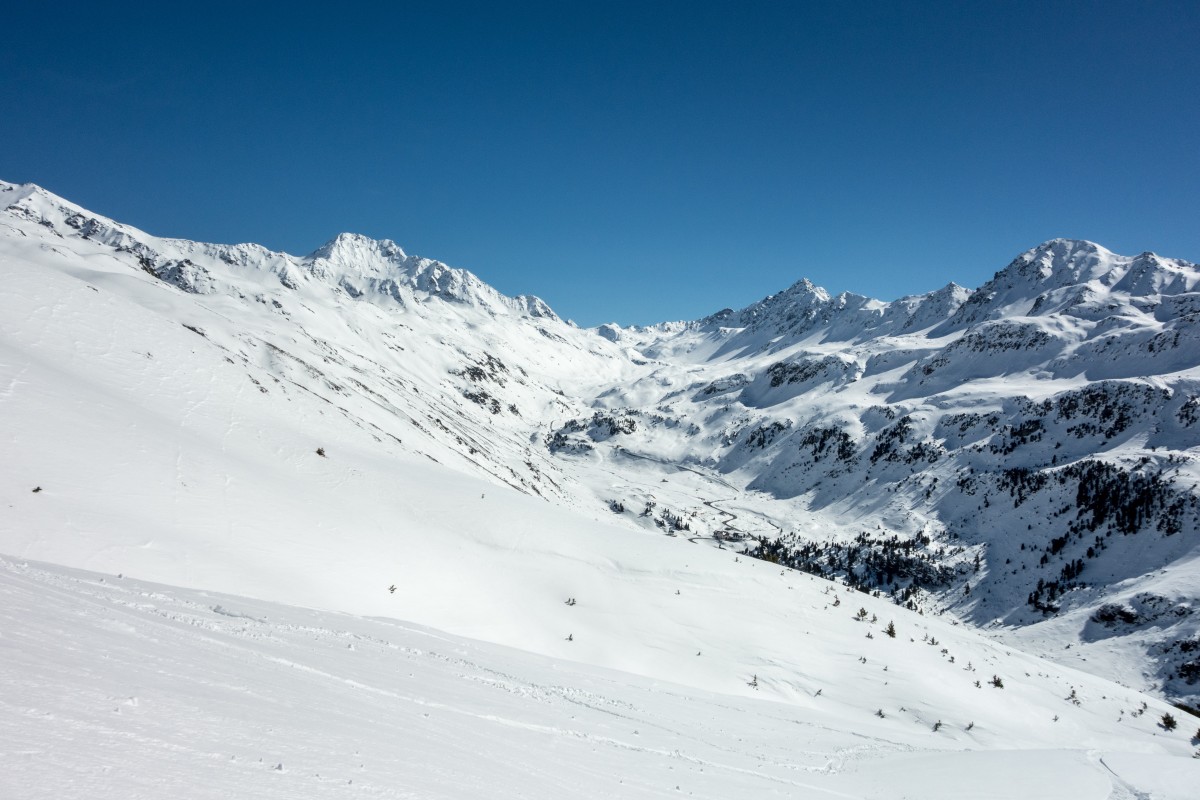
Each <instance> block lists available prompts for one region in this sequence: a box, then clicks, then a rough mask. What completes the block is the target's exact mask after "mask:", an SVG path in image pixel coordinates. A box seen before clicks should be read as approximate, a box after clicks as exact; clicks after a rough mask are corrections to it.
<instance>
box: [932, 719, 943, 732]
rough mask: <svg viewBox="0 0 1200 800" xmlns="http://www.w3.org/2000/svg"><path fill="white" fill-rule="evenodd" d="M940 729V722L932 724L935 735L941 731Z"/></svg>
mask: <svg viewBox="0 0 1200 800" xmlns="http://www.w3.org/2000/svg"><path fill="white" fill-rule="evenodd" d="M941 727H942V721H941V720H940V719H939V720H938V721H937V722H935V723H933V732H934V733H937V732H938V731H939V730H941Z"/></svg>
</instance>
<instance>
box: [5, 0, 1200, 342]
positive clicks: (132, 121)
mask: <svg viewBox="0 0 1200 800" xmlns="http://www.w3.org/2000/svg"><path fill="white" fill-rule="evenodd" d="M309 5H310V4H305V3H291V4H282V3H280V4H278V5H268V4H265V3H263V4H259V3H238V4H224V3H219V2H205V3H162V4H128V5H127V4H121V3H94V2H88V3H74V2H56V3H43V2H20V3H10V4H8V5H7V6H6V7H5V10H4V12H3V27H4V35H3V37H2V44H0V108H2V109H3V116H2V117H0V178H2V179H4V180H9V181H18V182H26V181H32V182H35V183H39V184H41V185H43V186H46V187H47V188H49V189H51V190H53V191H55V192H57V193H59V194H62V195H64V196H65V197H67V198H69V199H71V200H74V201H76V202H78V203H81V204H82V205H84V206H87V207H89V208H92V209H93V210H95V211H98V212H100V213H104V214H107V215H109V216H112V217H115V218H117V219H119V220H121V221H124V222H128V223H131V224H133V225H136V226H138V227H141V228H144V229H145V230H147V231H150V232H151V233H155V234H160V235H170V236H181V237H186V238H190V239H200V240H206V241H218V242H237V241H255V242H260V243H262V244H264V245H266V246H268V247H271V248H274V249H282V250H286V251H288V252H292V253H297V254H303V253H307V252H310V251H311V250H313V249H315V248H316V247H317V246H318V245H320V244H321V243H322V242H324V241H325V240H327V239H329V238H331V237H332V236H333V235H334V234H336V233H338V232H340V231H356V232H360V233H365V234H368V235H371V236H375V237H381V238H382V237H387V238H391V239H395V240H396V241H397V242H399V243H400V245H401V246H403V247H404V248H405V249H406V250H407V251H408V252H409V253H416V254H420V255H425V256H430V257H433V258H438V259H440V260H442V261H445V262H447V263H449V264H451V265H453V266H458V267H465V268H468V269H470V270H472V271H474V272H475V273H476V274H478V275H479V276H480V277H481V278H483V279H484V280H486V281H487V282H489V283H491V284H492V285H494V286H496V287H497V288H498V289H500V290H501V291H503V292H505V293H508V294H519V293H532V294H537V295H539V296H541V297H543V298H544V299H545V300H546V301H547V302H548V303H550V305H551V306H552V307H554V308H555V309H556V310H557V311H558V312H559V313H560V314H562V315H563V316H566V317H571V318H573V319H575V320H576V321H577V322H579V323H580V324H583V325H595V324H599V323H601V322H605V321H609V320H615V321H617V322H620V323H622V324H631V323H649V322H655V321H661V320H666V319H687V318H695V317H699V316H702V315H704V314H707V313H710V312H713V311H716V310H718V309H720V308H722V307H724V306H734V307H740V306H742V305H745V304H748V303H750V302H752V301H754V300H756V299H758V298H759V297H761V296H763V295H766V294H769V293H772V292H775V291H779V290H781V289H783V288H785V287H786V286H788V285H790V284H791V283H793V282H795V281H796V280H798V279H799V278H801V277H808V278H810V279H812V280H813V281H814V282H816V283H818V284H820V285H823V286H825V287H827V288H829V289H830V290H831V291H835V292H836V291H841V290H849V291H855V292H859V293H862V294H868V295H872V296H875V297H879V298H882V299H892V298H895V297H898V296H900V295H903V294H911V293H916V292H923V291H928V290H931V289H934V288H937V287H939V286H942V285H944V284H945V283H947V282H948V281H951V280H954V281H957V282H958V283H961V284H964V285H968V286H977V285H979V284H980V283H982V282H983V281H984V280H986V279H987V278H988V277H990V276H991V274H992V273H993V272H994V271H995V270H997V269H999V268H1001V267H1003V266H1004V265H1005V264H1006V263H1007V262H1008V261H1009V260H1010V259H1011V258H1012V257H1014V256H1015V255H1017V254H1018V253H1019V252H1021V251H1022V250H1025V249H1027V248H1029V247H1032V246H1034V245H1036V244H1038V243H1040V242H1041V241H1043V240H1045V239H1048V238H1053V237H1056V236H1068V237H1074V238H1084V239H1092V240H1094V241H1098V242H1100V243H1101V244H1103V245H1105V246H1106V247H1109V248H1110V249H1112V250H1115V251H1117V252H1121V253H1129V254H1132V253H1138V252H1141V251H1143V250H1154V251H1155V252H1158V253H1161V254H1164V255H1171V256H1177V257H1181V258H1187V259H1189V260H1192V261H1200V199H1198V198H1200V57H1198V55H1197V53H1198V52H1200V3H1197V2H1195V0H1189V1H1188V2H1136V3H1119V2H1102V1H1100V2H1076V3H1053V2H1050V3H1046V2H1034V3H1021V2H947V3H943V4H930V3H919V2H903V3H901V2H893V3H873V2H860V3H854V2H835V3H828V4H808V3H801V2H760V3H756V2H750V1H749V0H743V1H742V2H730V3H706V2H697V1H695V0H693V2H678V3H675V2H671V3H668V2H652V1H651V0H643V1H642V2H633V3H625V2H611V1H608V0H605V1H604V2H574V0H559V1H558V2H547V3H522V2H516V1H514V2H505V3H455V2H452V0H444V1H443V2H438V3H431V2H421V3H404V2H400V3H394V4H393V3H371V4H358V3H354V2H341V3H322V4H311V7H309Z"/></svg>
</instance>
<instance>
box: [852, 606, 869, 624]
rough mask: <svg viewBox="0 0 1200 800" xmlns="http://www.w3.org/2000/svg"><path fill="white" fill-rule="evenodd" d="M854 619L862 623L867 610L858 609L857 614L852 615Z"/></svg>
mask: <svg viewBox="0 0 1200 800" xmlns="http://www.w3.org/2000/svg"><path fill="white" fill-rule="evenodd" d="M854 618H855V619H857V620H858V621H859V622H862V621H863V620H864V619H866V618H867V610H866V609H865V608H860V609H859V610H858V613H857V614H855V615H854Z"/></svg>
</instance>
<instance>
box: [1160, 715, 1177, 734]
mask: <svg viewBox="0 0 1200 800" xmlns="http://www.w3.org/2000/svg"><path fill="white" fill-rule="evenodd" d="M1177 724H1178V723H1177V722H1176V721H1175V718H1174V717H1172V716H1171V715H1170V714H1163V715H1162V726H1163V728H1165V729H1166V730H1169V731H1173V730H1175V726H1176V725H1177Z"/></svg>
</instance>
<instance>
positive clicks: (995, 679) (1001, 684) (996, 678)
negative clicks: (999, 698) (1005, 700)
mask: <svg viewBox="0 0 1200 800" xmlns="http://www.w3.org/2000/svg"><path fill="white" fill-rule="evenodd" d="M992 686H995V687H996V688H997V689H1003V688H1004V681H1002V680H1000V676H999V675H993V676H992Z"/></svg>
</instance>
